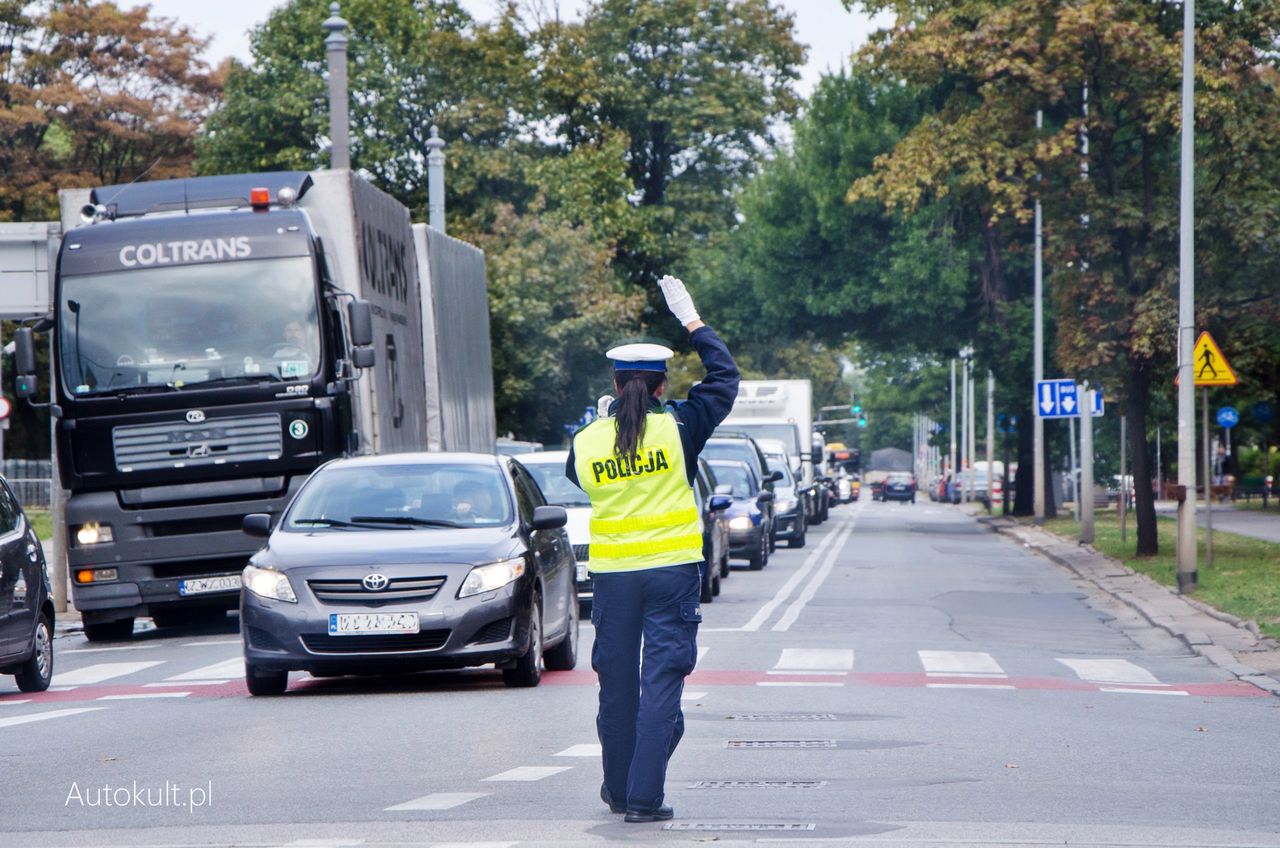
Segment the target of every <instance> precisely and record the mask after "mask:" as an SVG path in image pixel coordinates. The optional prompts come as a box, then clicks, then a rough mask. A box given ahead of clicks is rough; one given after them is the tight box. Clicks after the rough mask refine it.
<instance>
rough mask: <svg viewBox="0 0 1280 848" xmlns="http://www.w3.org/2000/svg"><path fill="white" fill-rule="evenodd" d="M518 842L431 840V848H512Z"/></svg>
mask: <svg viewBox="0 0 1280 848" xmlns="http://www.w3.org/2000/svg"><path fill="white" fill-rule="evenodd" d="M519 844H520V843H519V842H433V843H431V848H514V846H516V845H519Z"/></svg>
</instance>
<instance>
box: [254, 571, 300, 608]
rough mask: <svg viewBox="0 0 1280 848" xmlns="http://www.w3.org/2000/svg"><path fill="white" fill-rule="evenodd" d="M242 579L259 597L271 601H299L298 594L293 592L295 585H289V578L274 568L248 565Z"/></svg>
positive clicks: (293, 602) (294, 602) (292, 602)
mask: <svg viewBox="0 0 1280 848" xmlns="http://www.w3.org/2000/svg"><path fill="white" fill-rule="evenodd" d="M241 579H242V581H243V583H244V587H245V588H246V589H248V590H249V591H250V592H252V593H253V594H255V595H257V596H258V597H259V598H266V599H267V600H269V601H287V602H288V603H291V604H296V603H297V602H298V596H297V595H295V594H293V586H291V585H289V578H288V577H287V576H285V574H284V573H283V572H281V571H276V570H275V569H274V568H259V567H258V566H256V565H246V566H245V567H244V572H243V574H242V575H241Z"/></svg>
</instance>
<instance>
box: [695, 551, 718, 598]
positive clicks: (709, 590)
mask: <svg viewBox="0 0 1280 848" xmlns="http://www.w3.org/2000/svg"><path fill="white" fill-rule="evenodd" d="M698 571H699V572H700V573H701V577H702V579H701V580H700V581H699V582H700V583H701V584H702V585H701V587H700V588H699V590H698V600H699V601H701V602H702V603H704V604H709V603H711V600H712V599H713V598H714V597H715V592H714V591H713V587H712V585H711V566H710V565H708V564H706V562H705V561H704V562H703V565H702V568H700V569H698Z"/></svg>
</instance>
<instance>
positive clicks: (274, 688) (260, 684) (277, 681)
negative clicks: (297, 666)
mask: <svg viewBox="0 0 1280 848" xmlns="http://www.w3.org/2000/svg"><path fill="white" fill-rule="evenodd" d="M244 682H245V685H246V686H247V687H249V694H250V695H268V696H270V695H283V694H284V690H286V689H288V688H289V672H287V671H277V670H275V669H266V668H259V667H258V666H256V665H250V664H249V663H245V664H244Z"/></svg>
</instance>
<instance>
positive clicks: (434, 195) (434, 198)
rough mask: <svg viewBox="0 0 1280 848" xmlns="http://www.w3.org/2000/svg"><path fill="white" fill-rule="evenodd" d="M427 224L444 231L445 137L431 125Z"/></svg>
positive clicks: (428, 142) (438, 129)
mask: <svg viewBox="0 0 1280 848" xmlns="http://www.w3.org/2000/svg"><path fill="white" fill-rule="evenodd" d="M427 149H428V150H430V151H431V152H430V153H428V154H427V224H428V225H429V226H430V227H431V229H433V230H439V231H440V232H442V233H443V232H444V139H443V138H441V137H440V128H439V127H437V126H436V125H435V124H432V125H431V138H429V139H427Z"/></svg>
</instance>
